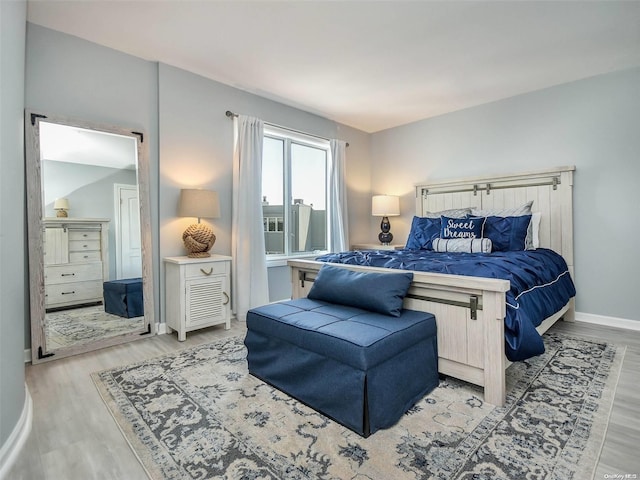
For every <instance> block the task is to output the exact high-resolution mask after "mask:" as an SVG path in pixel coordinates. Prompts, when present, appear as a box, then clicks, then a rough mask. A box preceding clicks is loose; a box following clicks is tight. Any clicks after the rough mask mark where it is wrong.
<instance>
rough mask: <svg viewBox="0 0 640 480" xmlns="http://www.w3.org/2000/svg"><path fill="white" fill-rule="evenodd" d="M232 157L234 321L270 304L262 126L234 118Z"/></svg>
mask: <svg viewBox="0 0 640 480" xmlns="http://www.w3.org/2000/svg"><path fill="white" fill-rule="evenodd" d="M235 133H236V143H235V149H234V155H233V220H232V227H231V250H232V257H233V262H232V282H233V299H234V309H235V312H236V318H238V320H241V321H246V319H247V311H248V310H249V309H251V308H253V307H257V306H260V305H264V304H265V303H268V302H269V285H268V278H267V260H266V256H265V248H264V231H263V230H264V228H263V223H262V145H263V137H264V123H263V122H262V120H260V119H258V118H254V117H248V116H245V115H238V117H237V118H236V119H235Z"/></svg>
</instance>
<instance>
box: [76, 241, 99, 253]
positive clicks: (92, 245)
mask: <svg viewBox="0 0 640 480" xmlns="http://www.w3.org/2000/svg"><path fill="white" fill-rule="evenodd" d="M89 250H97V251H100V240H69V252H70V253H71V252H86V251H89Z"/></svg>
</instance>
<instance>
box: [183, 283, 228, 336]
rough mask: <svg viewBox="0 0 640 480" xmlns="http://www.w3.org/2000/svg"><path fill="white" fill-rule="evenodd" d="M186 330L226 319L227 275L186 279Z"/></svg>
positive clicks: (214, 323)
mask: <svg viewBox="0 0 640 480" xmlns="http://www.w3.org/2000/svg"><path fill="white" fill-rule="evenodd" d="M186 287H187V288H186V300H185V301H186V314H187V317H186V326H187V331H189V330H193V329H195V328H201V327H205V326H209V325H217V324H219V323H225V322H226V321H227V317H228V315H227V305H228V304H229V295H228V293H226V292H227V291H228V287H227V277H226V276H224V275H215V276H213V277H210V278H207V279H206V280H188V281H187V285H186Z"/></svg>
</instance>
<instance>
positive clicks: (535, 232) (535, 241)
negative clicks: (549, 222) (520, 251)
mask: <svg viewBox="0 0 640 480" xmlns="http://www.w3.org/2000/svg"><path fill="white" fill-rule="evenodd" d="M541 217H542V213H541V212H534V213H532V214H531V222H529V228H528V229H527V238H526V239H525V245H526V250H535V249H536V248H540V218H541Z"/></svg>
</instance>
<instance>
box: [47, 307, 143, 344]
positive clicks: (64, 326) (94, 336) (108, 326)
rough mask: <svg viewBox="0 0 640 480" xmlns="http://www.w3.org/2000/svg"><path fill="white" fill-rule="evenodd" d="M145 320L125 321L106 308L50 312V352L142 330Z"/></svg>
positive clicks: (48, 334)
mask: <svg viewBox="0 0 640 480" xmlns="http://www.w3.org/2000/svg"><path fill="white" fill-rule="evenodd" d="M143 325H144V317H134V318H125V317H120V316H118V315H112V314H110V313H107V312H105V311H104V306H103V305H93V306H90V307H81V308H70V309H66V310H58V311H53V312H47V313H46V315H45V326H44V329H45V335H46V339H47V348H48V349H49V350H52V349H55V348H60V347H68V346H70V345H78V344H83V343H87V342H93V341H96V340H99V339H102V338H108V337H115V336H117V335H124V334H126V333H129V332H132V331H134V330H142V328H143Z"/></svg>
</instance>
